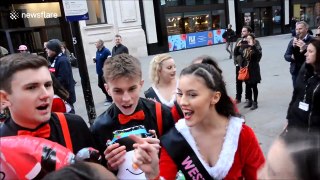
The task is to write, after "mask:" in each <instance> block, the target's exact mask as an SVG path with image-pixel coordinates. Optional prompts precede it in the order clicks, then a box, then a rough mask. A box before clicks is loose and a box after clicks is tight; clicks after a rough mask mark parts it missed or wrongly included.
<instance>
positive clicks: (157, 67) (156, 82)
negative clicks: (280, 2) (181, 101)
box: [144, 54, 182, 120]
mask: <svg viewBox="0 0 320 180" xmlns="http://www.w3.org/2000/svg"><path fill="white" fill-rule="evenodd" d="M150 79H151V81H152V86H151V87H150V88H149V89H148V90H147V91H145V92H144V94H145V97H146V98H148V99H152V100H155V101H158V102H160V103H162V104H164V105H166V106H168V107H169V108H171V112H172V114H173V116H174V119H175V120H178V119H180V118H181V117H182V116H181V115H182V113H180V115H179V110H180V108H179V107H178V105H177V104H176V88H177V79H176V64H175V62H174V59H173V58H172V57H171V56H170V55H169V54H159V55H156V56H155V57H154V58H153V59H152V60H151V62H150ZM178 116H179V117H178Z"/></svg>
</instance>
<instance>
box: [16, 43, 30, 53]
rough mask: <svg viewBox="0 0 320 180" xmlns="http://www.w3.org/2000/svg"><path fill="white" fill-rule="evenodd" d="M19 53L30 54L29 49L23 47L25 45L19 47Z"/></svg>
mask: <svg viewBox="0 0 320 180" xmlns="http://www.w3.org/2000/svg"><path fill="white" fill-rule="evenodd" d="M18 51H19V52H20V53H29V51H28V47H27V46H26V45H23V44H22V45H20V46H19V49H18Z"/></svg>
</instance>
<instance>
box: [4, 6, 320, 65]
mask: <svg viewBox="0 0 320 180" xmlns="http://www.w3.org/2000/svg"><path fill="white" fill-rule="evenodd" d="M83 1H85V0H83ZM86 2H87V6H88V14H89V20H85V21H84V20H83V21H79V25H80V31H81V35H82V40H83V46H84V49H85V56H86V60H87V63H88V64H90V63H92V57H94V56H95V52H96V48H95V45H94V43H95V42H96V41H97V40H98V39H102V40H103V41H104V42H105V46H106V47H107V48H109V49H110V50H111V49H112V47H113V46H114V41H113V39H114V36H115V35H116V34H120V35H121V36H122V39H123V44H124V45H126V46H127V47H128V48H129V52H130V54H132V55H134V56H137V57H141V56H146V55H152V54H158V53H163V52H170V51H176V50H183V49H188V48H195V47H201V46H209V45H214V44H219V43H224V39H223V38H222V33H223V32H224V31H225V28H226V27H227V24H232V25H233V29H234V30H236V32H237V34H238V36H239V35H240V32H241V28H242V26H244V25H249V26H251V27H252V28H253V30H254V33H255V34H256V36H258V37H262V36H269V35H276V34H283V33H289V32H290V23H291V19H292V18H293V17H294V18H296V19H297V20H304V21H306V22H307V23H308V24H309V25H310V28H316V27H317V26H319V25H320V2H319V1H318V0H112V1H110V0H86ZM62 4H63V3H62V0H11V1H5V2H1V4H0V15H1V16H0V18H1V23H0V42H1V43H3V44H1V46H4V47H5V48H7V49H8V50H9V51H10V52H11V53H14V52H17V48H18V46H19V45H20V44H25V45H27V46H28V47H29V50H30V51H31V52H33V53H38V54H41V53H42V54H43V53H44V50H43V43H44V42H46V41H48V40H49V39H53V38H57V39H60V40H62V41H64V42H66V45H67V47H68V49H69V50H71V51H72V49H73V41H72V35H71V32H70V25H69V23H68V22H67V21H66V20H65V18H64V7H63V5H62ZM13 11H14V12H16V13H17V14H18V15H19V17H15V18H12V13H13ZM39 13H40V14H39ZM22 15H24V16H23V17H22ZM35 15H37V16H35ZM38 15H39V16H38Z"/></svg>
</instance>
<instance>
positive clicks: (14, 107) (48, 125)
mask: <svg viewBox="0 0 320 180" xmlns="http://www.w3.org/2000/svg"><path fill="white" fill-rule="evenodd" d="M0 72H1V73H0V97H1V98H0V101H1V103H3V104H4V105H5V106H6V107H7V108H8V109H9V111H10V115H11V117H8V118H7V119H6V120H5V122H4V123H3V124H2V125H1V126H0V137H5V136H17V135H18V136H20V135H30V136H35V137H40V138H45V139H48V140H50V141H53V142H56V143H58V144H61V145H62V146H65V147H67V148H68V149H70V150H71V151H72V152H73V153H77V152H78V151H79V150H80V149H82V148H85V147H93V146H94V144H93V141H92V138H91V134H90V131H89V129H88V126H87V125H86V123H85V122H84V120H83V119H82V118H81V117H80V116H78V115H74V114H63V113H61V114H57V113H51V106H52V98H53V95H54V92H53V87H52V79H51V76H50V72H49V69H48V62H47V61H46V60H45V59H44V58H43V57H41V56H37V55H32V54H25V53H18V54H12V55H8V56H5V57H3V58H1V59H0ZM26 77H27V78H26ZM13 153H14V152H13Z"/></svg>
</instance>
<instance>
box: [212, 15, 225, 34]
mask: <svg viewBox="0 0 320 180" xmlns="http://www.w3.org/2000/svg"><path fill="white" fill-rule="evenodd" d="M225 17H226V16H225V13H224V10H214V11H212V29H213V30H214V29H221V28H226V27H227V26H226V19H225Z"/></svg>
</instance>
